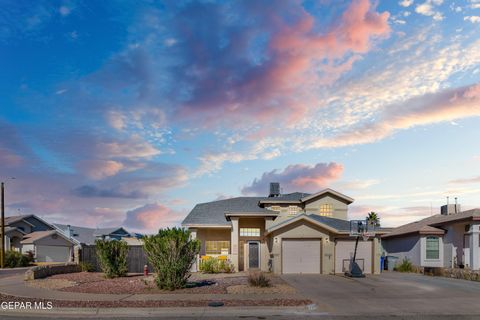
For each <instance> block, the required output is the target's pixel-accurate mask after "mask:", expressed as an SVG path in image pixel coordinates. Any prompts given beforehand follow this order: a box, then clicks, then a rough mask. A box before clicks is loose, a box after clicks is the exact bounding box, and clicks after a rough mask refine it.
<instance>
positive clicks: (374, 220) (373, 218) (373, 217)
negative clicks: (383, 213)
mask: <svg viewBox="0 0 480 320" xmlns="http://www.w3.org/2000/svg"><path fill="white" fill-rule="evenodd" d="M367 222H368V223H371V224H372V225H373V226H375V227H380V218H379V217H378V215H377V213H375V212H373V211H372V212H369V213H368V215H367Z"/></svg>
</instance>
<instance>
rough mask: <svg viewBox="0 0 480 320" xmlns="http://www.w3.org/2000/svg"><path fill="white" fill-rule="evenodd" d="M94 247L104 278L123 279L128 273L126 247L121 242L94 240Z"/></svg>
mask: <svg viewBox="0 0 480 320" xmlns="http://www.w3.org/2000/svg"><path fill="white" fill-rule="evenodd" d="M95 247H96V252H97V257H98V260H99V261H100V267H101V268H102V271H103V273H104V274H105V277H107V278H116V277H124V276H125V275H126V274H127V272H128V265H127V255H128V245H127V243H126V242H125V241H123V240H120V241H119V240H96V241H95Z"/></svg>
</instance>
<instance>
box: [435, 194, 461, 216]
mask: <svg viewBox="0 0 480 320" xmlns="http://www.w3.org/2000/svg"><path fill="white" fill-rule="evenodd" d="M459 212H460V204H459V203H458V199H457V197H455V204H450V203H449V197H447V204H446V205H443V206H442V207H441V208H440V213H441V214H442V215H444V216H448V215H450V214H456V213H459Z"/></svg>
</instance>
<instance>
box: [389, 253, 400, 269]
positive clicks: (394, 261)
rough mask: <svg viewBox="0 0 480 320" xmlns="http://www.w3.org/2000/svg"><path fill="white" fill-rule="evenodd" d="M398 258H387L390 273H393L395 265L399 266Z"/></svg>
mask: <svg viewBox="0 0 480 320" xmlns="http://www.w3.org/2000/svg"><path fill="white" fill-rule="evenodd" d="M397 261H398V257H395V256H387V268H388V271H393V268H395V265H396V264H397Z"/></svg>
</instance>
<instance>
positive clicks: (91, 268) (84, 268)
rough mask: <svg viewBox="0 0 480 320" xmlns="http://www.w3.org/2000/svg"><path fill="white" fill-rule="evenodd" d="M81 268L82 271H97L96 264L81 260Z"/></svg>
mask: <svg viewBox="0 0 480 320" xmlns="http://www.w3.org/2000/svg"><path fill="white" fill-rule="evenodd" d="M79 265H80V269H81V270H82V272H93V271H95V266H94V265H93V264H91V263H90V262H80V263H79Z"/></svg>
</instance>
